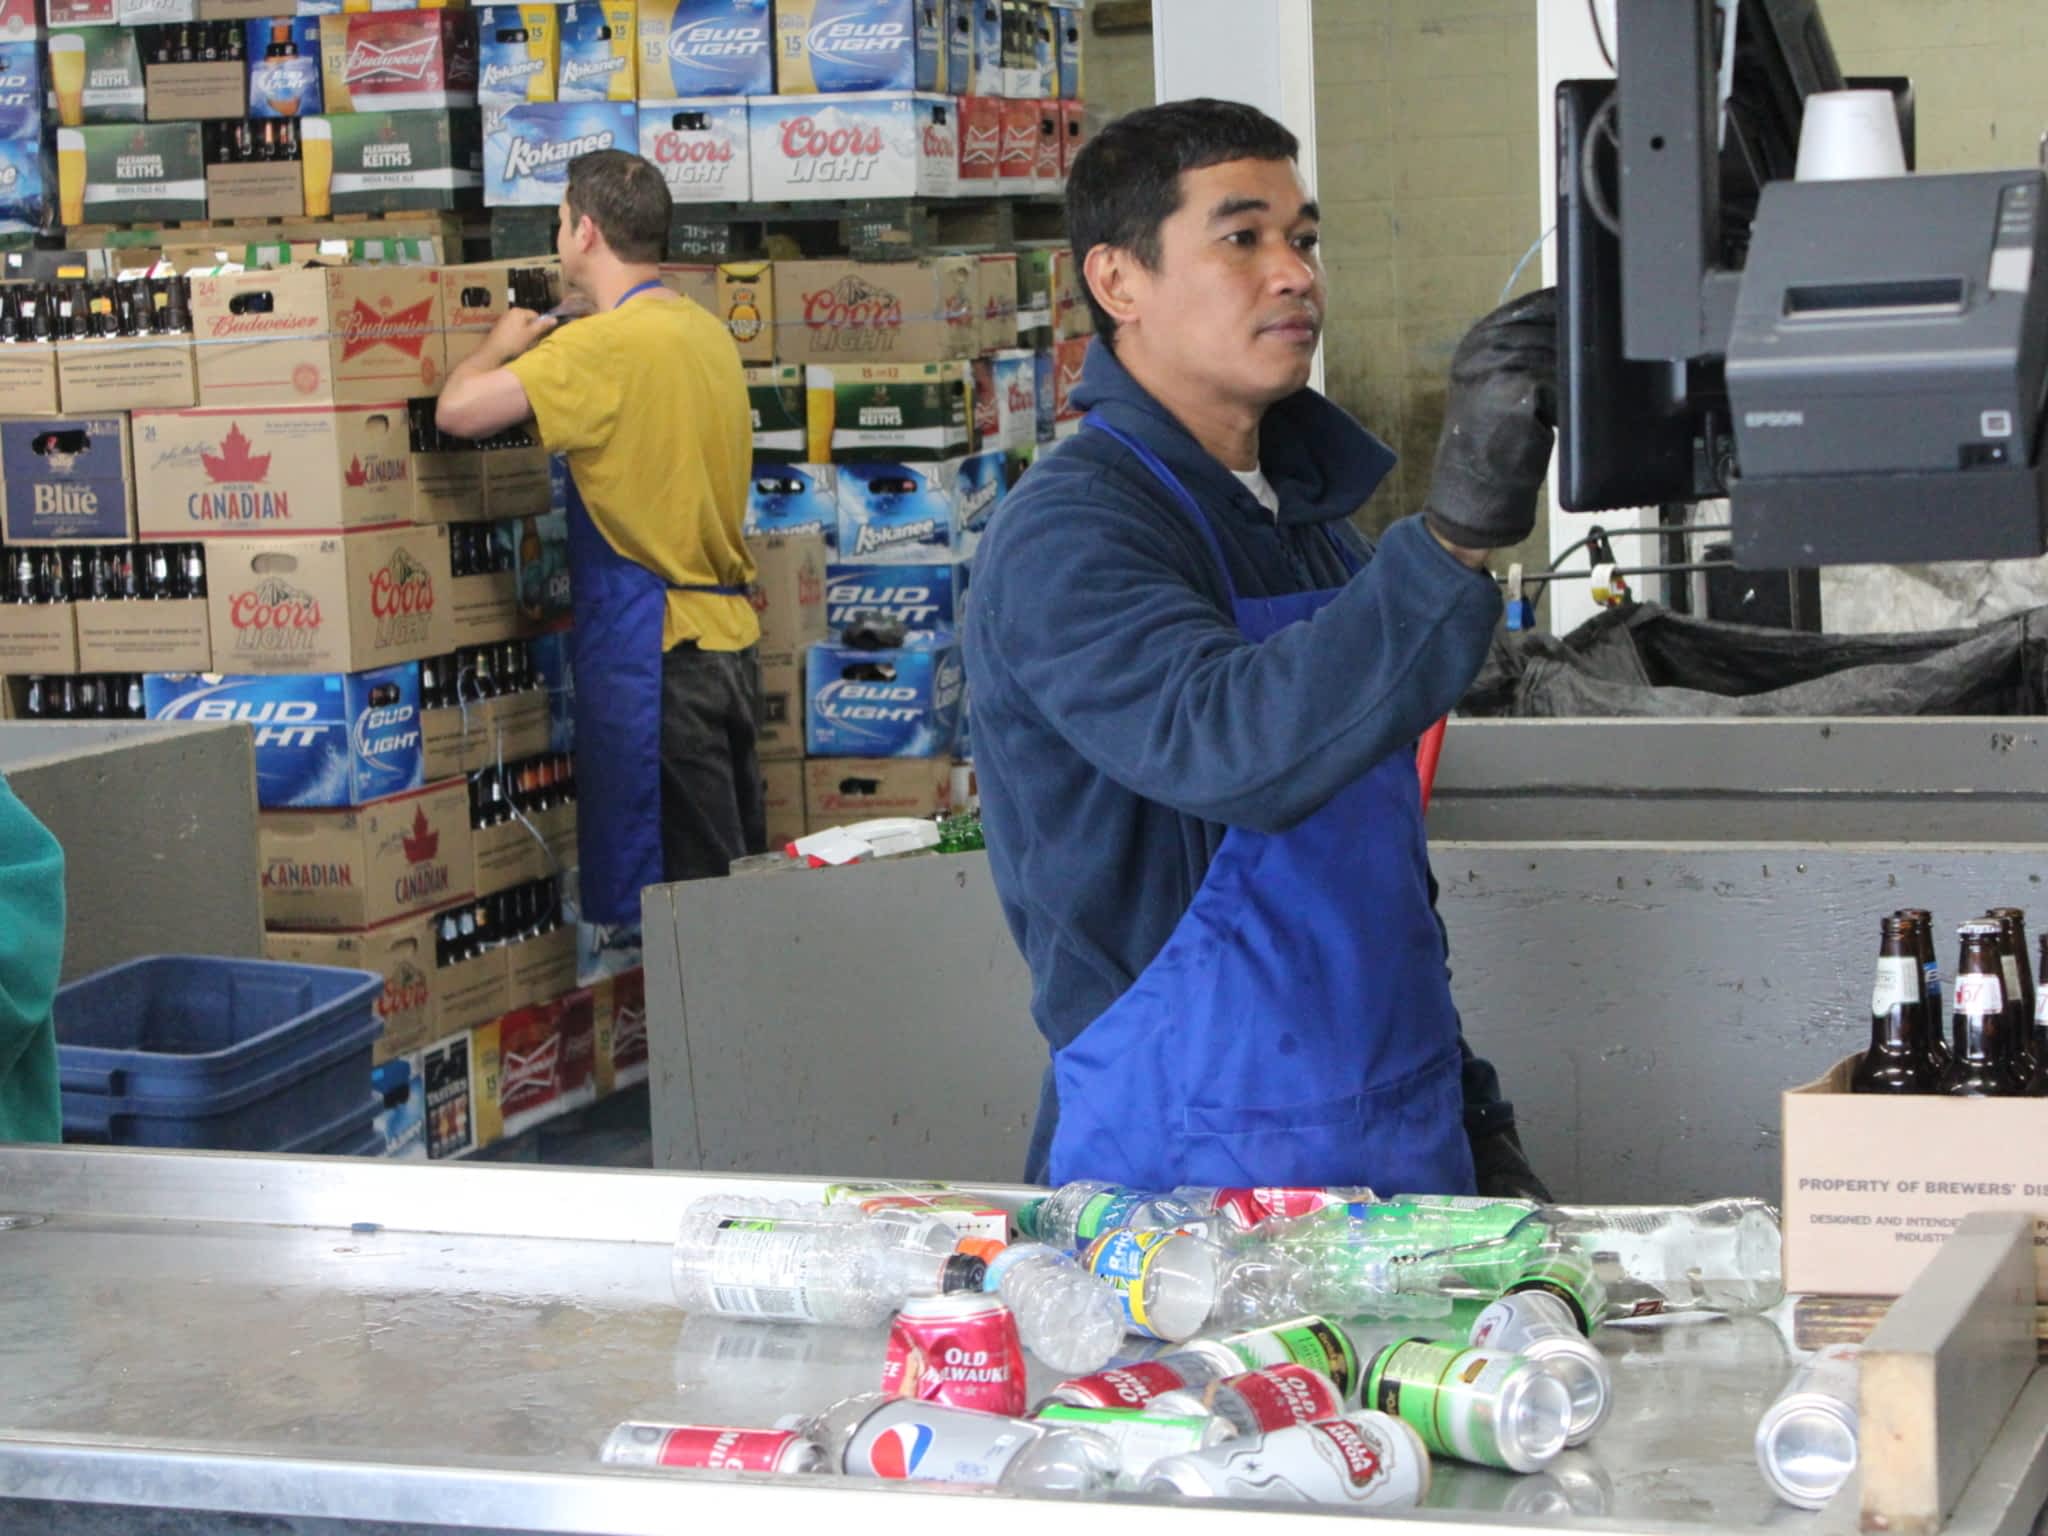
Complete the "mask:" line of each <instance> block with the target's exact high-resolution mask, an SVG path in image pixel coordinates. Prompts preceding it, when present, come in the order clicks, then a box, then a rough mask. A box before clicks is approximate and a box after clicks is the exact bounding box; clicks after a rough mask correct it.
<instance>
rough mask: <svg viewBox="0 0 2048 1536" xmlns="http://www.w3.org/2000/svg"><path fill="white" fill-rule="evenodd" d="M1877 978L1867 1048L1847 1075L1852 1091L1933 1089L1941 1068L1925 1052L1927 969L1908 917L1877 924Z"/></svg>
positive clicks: (1916, 928)
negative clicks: (1923, 963) (1924, 966)
mask: <svg viewBox="0 0 2048 1536" xmlns="http://www.w3.org/2000/svg"><path fill="white" fill-rule="evenodd" d="M1880 935H1881V937H1880V939H1879V941H1878V946H1877V977H1876V980H1875V981H1874V982H1873V983H1872V986H1871V991H1870V1048H1869V1049H1868V1050H1866V1051H1865V1052H1864V1053H1863V1056H1862V1058H1861V1059H1860V1060H1859V1061H1858V1062H1857V1063H1856V1070H1855V1072H1854V1073H1853V1074H1852V1075H1851V1076H1850V1079H1849V1091H1850V1092H1852V1093H1932V1092H1934V1089H1935V1084H1936V1083H1937V1082H1938V1081H1939V1080H1940V1076H1941V1074H1940V1071H1939V1069H1938V1068H1937V1067H1936V1066H1935V1065H1934V1061H1933V1059H1932V1058H1931V1057H1930V1056H1929V1055H1928V1053H1927V1042H1928V1037H1929V1036H1930V1035H1932V1034H1933V1033H1934V1031H1933V1029H1932V1027H1931V1026H1930V1024H1929V1022H1928V1018H1927V991H1926V985H1927V973H1926V971H1925V970H1923V969H1922V968H1921V965H1920V934H1919V926H1918V924H1916V923H1915V922H1914V921H1913V919H1911V918H1909V917H1897V916H1894V917H1887V918H1885V919H1884V920H1883V923H1882V924H1881V925H1880Z"/></svg>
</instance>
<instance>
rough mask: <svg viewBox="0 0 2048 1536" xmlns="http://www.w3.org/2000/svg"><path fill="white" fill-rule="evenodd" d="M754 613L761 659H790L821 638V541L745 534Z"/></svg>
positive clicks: (812, 535) (810, 536)
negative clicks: (751, 569)
mask: <svg viewBox="0 0 2048 1536" xmlns="http://www.w3.org/2000/svg"><path fill="white" fill-rule="evenodd" d="M747 553H748V554H749V555H751V556H752V557H753V561H754V588H753V592H752V594H751V596H752V599H753V604H754V613H755V615H756V617H758V618H759V619H760V622H761V650H762V652H763V653H764V654H768V655H780V656H793V655H794V654H795V653H796V652H798V651H801V650H803V649H804V647H806V646H808V645H811V644H813V643H815V642H816V641H819V640H822V639H824V638H825V569H826V566H825V541H824V539H823V538H822V537H820V536H819V535H818V534H816V533H794V534H771V535H766V536H761V535H750V536H749V537H748V539H747Z"/></svg>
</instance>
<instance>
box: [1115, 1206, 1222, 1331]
mask: <svg viewBox="0 0 2048 1536" xmlns="http://www.w3.org/2000/svg"><path fill="white" fill-rule="evenodd" d="M1223 1259H1224V1254H1223V1251H1222V1250H1221V1249H1219V1248H1217V1247H1216V1246H1215V1245H1214V1244H1213V1243H1209V1242H1206V1241H1204V1240H1203V1239H1202V1238H1199V1237H1196V1236H1195V1235H1194V1234H1193V1233H1190V1232H1181V1231H1161V1230H1158V1229H1154V1230H1152V1231H1149V1232H1138V1231H1133V1230H1132V1229H1131V1228H1129V1227H1119V1228H1117V1229H1116V1230H1115V1231H1112V1232H1105V1233H1103V1235H1102V1236H1101V1237H1098V1238H1097V1239H1096V1240H1095V1242H1094V1243H1093V1245H1091V1246H1090V1247H1089V1249H1088V1253H1087V1257H1086V1258H1085V1259H1084V1260H1083V1262H1084V1263H1085V1264H1086V1265H1087V1267H1088V1273H1089V1274H1091V1275H1093V1276H1095V1277H1096V1278H1097V1279H1098V1280H1105V1281H1107V1282H1108V1283H1109V1285H1110V1286H1111V1287H1112V1289H1113V1290H1114V1291H1115V1293H1116V1298H1117V1301H1118V1303H1119V1304H1120V1306H1121V1307H1122V1309H1123V1315H1124V1327H1125V1331H1126V1332H1130V1333H1139V1334H1144V1335H1146V1336H1148V1337H1150V1338H1155V1339H1172V1340H1174V1341H1176V1342H1178V1341H1179V1340H1181V1339H1185V1338H1189V1337H1191V1336H1193V1335H1194V1334H1195V1333H1196V1332H1198V1331H1199V1330H1200V1329H1201V1326H1202V1325H1203V1324H1204V1323H1206V1322H1207V1321H1208V1320H1209V1314H1210V1313H1211V1312H1212V1311H1213V1310H1214V1309H1215V1306H1216V1283H1217V1276H1218V1273H1219V1270H1220V1266H1221V1264H1222V1262H1223Z"/></svg>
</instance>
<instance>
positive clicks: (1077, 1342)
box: [982, 1243, 1124, 1376]
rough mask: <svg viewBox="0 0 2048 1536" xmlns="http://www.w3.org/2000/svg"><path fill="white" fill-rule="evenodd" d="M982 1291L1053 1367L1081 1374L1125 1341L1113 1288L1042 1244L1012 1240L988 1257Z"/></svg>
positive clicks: (1105, 1359)
mask: <svg viewBox="0 0 2048 1536" xmlns="http://www.w3.org/2000/svg"><path fill="white" fill-rule="evenodd" d="M982 1289H984V1290H987V1291H992V1292H994V1293H995V1294H997V1295H999V1296H1001V1297H1002V1298H1003V1304H1004V1305H1005V1306H1007V1307H1008V1308H1009V1309H1010V1310H1011V1311H1012V1312H1013V1313H1015V1314H1016V1317H1017V1333H1018V1336H1019V1337H1020V1338H1022V1339H1023V1341H1024V1347H1025V1348H1026V1349H1028V1350H1030V1351H1031V1353H1032V1354H1034V1355H1036V1356H1038V1358H1039V1359H1041V1360H1043V1361H1044V1362H1045V1363H1046V1364H1047V1365H1049V1366H1051V1367H1052V1368H1053V1369H1054V1370H1056V1371H1060V1372H1063V1373H1065V1374H1066V1375H1069V1376H1079V1375H1085V1374H1086V1373H1088V1372H1090V1371H1094V1370H1099V1369H1100V1368H1101V1367H1102V1366H1104V1365H1106V1364H1107V1363H1108V1362H1109V1358H1110V1356H1111V1355H1113V1354H1115V1353H1116V1347H1117V1345H1118V1344H1120V1343H1122V1342H1123V1336H1124V1313H1123V1308H1122V1306H1121V1305H1119V1303H1118V1302H1117V1298H1116V1292H1115V1291H1113V1290H1111V1289H1110V1288H1109V1287H1108V1286H1107V1285H1104V1284H1103V1283H1102V1282H1101V1281H1100V1280H1097V1279H1096V1278H1095V1277H1094V1276H1093V1275H1091V1274H1089V1273H1088V1272H1087V1271H1085V1270H1083V1269H1082V1268H1081V1267H1080V1266H1079V1265H1078V1264H1076V1263H1075V1262H1074V1261H1073V1259H1072V1258H1070V1257H1069V1256H1068V1255H1066V1254H1064V1253H1062V1252H1060V1250H1059V1249H1057V1248H1054V1247H1051V1246H1049V1245H1047V1244H1045V1243H1013V1244H1012V1245H1011V1246H1009V1247H1008V1248H1005V1249H1004V1250H1003V1251H1002V1252H1001V1253H999V1254H997V1255H996V1256H995V1257H994V1258H993V1259H991V1260H990V1261H989V1266H988V1274H987V1276H986V1277H985V1278H984V1279H983V1281H982Z"/></svg>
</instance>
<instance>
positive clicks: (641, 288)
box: [612, 277, 662, 309]
mask: <svg viewBox="0 0 2048 1536" xmlns="http://www.w3.org/2000/svg"><path fill="white" fill-rule="evenodd" d="M661 286H662V282H661V279H660V278H658V277H650V278H649V279H647V281H646V282H644V283H635V284H634V285H633V286H632V287H630V288H628V289H627V290H626V291H625V292H624V293H622V294H620V295H619V304H623V303H625V302H626V300H628V299H630V298H632V297H633V296H634V295H635V294H641V293H645V292H646V291H647V290H648V289H650V288H659V287H661ZM619 304H614V305H613V306H612V308H613V309H617V308H618V307H619Z"/></svg>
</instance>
